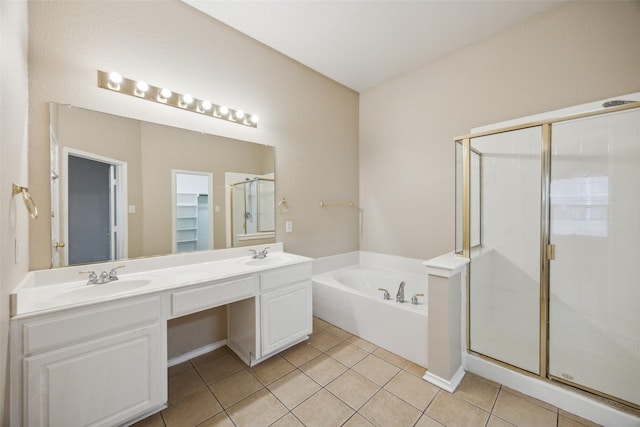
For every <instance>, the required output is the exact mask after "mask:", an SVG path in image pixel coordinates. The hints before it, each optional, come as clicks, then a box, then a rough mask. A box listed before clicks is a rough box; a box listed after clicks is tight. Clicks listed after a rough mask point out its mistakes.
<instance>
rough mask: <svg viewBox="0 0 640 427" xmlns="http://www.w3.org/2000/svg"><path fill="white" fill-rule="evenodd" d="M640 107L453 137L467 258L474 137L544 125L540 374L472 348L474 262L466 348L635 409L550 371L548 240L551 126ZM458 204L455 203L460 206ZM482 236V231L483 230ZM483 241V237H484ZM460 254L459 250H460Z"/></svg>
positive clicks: (468, 276) (550, 249) (550, 255)
mask: <svg viewBox="0 0 640 427" xmlns="http://www.w3.org/2000/svg"><path fill="white" fill-rule="evenodd" d="M635 109H640V102H632V103H629V104H624V105H620V106H616V107H609V108H606V109H602V110H597V111H590V112H586V113H580V114H573V115H568V116H564V117H559V118H554V119H550V120H540V121H534V122H529V123H524V124H521V125H515V126H508V127H504V128H500V129H496V130H491V131H485V132H478V133H474V134H469V135H465V136H460V137H457V138H455V139H454V143H455V144H462V253H461V255H462V256H463V257H465V258H469V259H471V249H472V248H471V166H470V162H471V151H472V148H471V140H472V139H474V138H479V137H483V136H489V135H497V134H501V133H506V132H513V131H517V130H522V129H529V128H534V127H541V129H542V141H541V142H542V151H541V182H540V185H541V205H540V209H541V215H540V355H539V361H540V364H539V371H540V373H539V374H536V373H534V372H530V371H527V370H524V369H522V368H519V367H516V366H513V365H511V364H508V363H506V362H503V361H501V360H498V359H494V358H493V357H490V356H486V355H484V354H482V353H478V352H475V351H473V350H471V332H470V331H471V320H470V319H471V301H470V300H471V298H470V295H471V293H470V291H471V274H470V270H471V268H473V265H472V263H471V264H469V265H468V267H467V268H468V271H467V274H466V295H467V298H466V300H467V306H466V344H467V352H469V353H470V354H473V355H475V356H478V357H480V358H482V359H485V360H488V361H490V362H492V363H495V364H497V365H499V366H502V367H505V368H507V369H510V370H512V371H516V372H519V373H521V374H525V375H527V376H531V377H535V378H537V379H540V380H543V381H549V382H560V383H562V384H566V385H569V386H571V387H574V388H577V389H579V390H583V391H586V392H588V393H591V394H594V395H596V396H600V397H603V398H606V399H609V400H612V401H614V402H617V403H620V404H623V405H626V406H629V407H631V408H633V409H636V410H639V409H640V405H637V404H635V403H632V402H628V401H625V400H622V399H620V398H617V397H615V396H611V395H608V394H606V393H603V392H600V391H598V390H594V389H591V388H589V387H586V386H583V385H580V384H577V383H574V382H572V381H569V380H567V379H564V378H559V377H556V376H554V375H551V374H549V372H548V367H549V366H548V364H549V352H548V344H549V341H548V340H549V336H548V335H549V265H550V261H551V260H553V257H554V252H555V251H554V249H555V248H554V247H553V245H551V244H550V242H549V232H550V228H549V227H550V225H549V213H550V203H549V186H550V180H551V132H552V127H553V125H554V124H556V123H561V122H566V121H570V120H577V119H583V118H588V117H596V116H600V115H604V114H609V113H615V112H620V111H627V110H635ZM458 208H459V207H456V209H458ZM481 239H482V234H481ZM481 242H482V240H481ZM459 255H460V254H459Z"/></svg>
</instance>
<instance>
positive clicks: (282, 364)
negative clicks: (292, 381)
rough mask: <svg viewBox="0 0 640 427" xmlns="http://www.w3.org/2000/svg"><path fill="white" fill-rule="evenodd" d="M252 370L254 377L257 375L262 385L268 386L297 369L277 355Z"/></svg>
mask: <svg viewBox="0 0 640 427" xmlns="http://www.w3.org/2000/svg"><path fill="white" fill-rule="evenodd" d="M250 369H251V372H252V373H253V375H255V377H256V378H258V379H259V380H260V381H261V382H262V384H264V385H268V384H271V383H272V382H274V381H275V380H277V379H278V378H281V377H283V376H285V375H287V374H288V373H289V372H291V371H293V370H294V369H296V367H295V366H293V364H291V362H289V361H288V360H286V359H284V358H282V357H280V356H279V355H276V356H273V357H271V358H269V359H267V360H265V361H264V362H262V363H259V364H257V365H256V366H254V367H252V368H250Z"/></svg>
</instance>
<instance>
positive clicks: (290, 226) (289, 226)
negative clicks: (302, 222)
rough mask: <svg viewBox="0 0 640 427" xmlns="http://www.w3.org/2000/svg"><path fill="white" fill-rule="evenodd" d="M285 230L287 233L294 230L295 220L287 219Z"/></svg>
mask: <svg viewBox="0 0 640 427" xmlns="http://www.w3.org/2000/svg"><path fill="white" fill-rule="evenodd" d="M284 231H285V232H287V233H291V232H292V231H293V221H285V223H284Z"/></svg>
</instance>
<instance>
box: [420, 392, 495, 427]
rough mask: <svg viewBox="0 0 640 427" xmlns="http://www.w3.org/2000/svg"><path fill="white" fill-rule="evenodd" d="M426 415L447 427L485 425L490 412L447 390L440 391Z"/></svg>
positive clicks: (478, 426) (479, 426) (480, 426)
mask: <svg viewBox="0 0 640 427" xmlns="http://www.w3.org/2000/svg"><path fill="white" fill-rule="evenodd" d="M425 415H428V416H429V417H431V418H433V419H434V420H436V421H438V422H439V423H440V424H443V425H445V426H447V427H476V426H477V427H483V426H484V425H485V424H486V423H487V420H488V419H489V413H488V412H485V411H483V410H482V409H480V408H478V407H477V406H474V405H472V404H470V403H468V402H465V401H464V400H462V399H458V398H457V397H454V396H453V395H452V394H450V393H447V392H446V391H440V392H438V395H437V396H436V397H435V399H433V402H431V404H430V405H429V407H428V408H427V410H426V411H425Z"/></svg>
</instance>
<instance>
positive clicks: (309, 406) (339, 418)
mask: <svg viewBox="0 0 640 427" xmlns="http://www.w3.org/2000/svg"><path fill="white" fill-rule="evenodd" d="M292 412H293V414H294V415H295V416H296V417H297V418H298V419H299V420H300V421H302V423H303V424H304V425H305V426H306V427H332V426H340V425H342V423H344V422H345V421H346V420H347V419H349V417H351V415H353V413H354V411H353V409H351V408H350V407H348V406H347V405H346V404H345V403H344V402H342V401H340V399H338V398H337V397H335V396H334V395H332V394H331V393H329V392H328V391H326V390H320V391H319V392H317V393H316V394H314V395H313V396H311V397H310V398H309V399H307V400H305V401H304V402H302V404H300V406H298V407H297V408H295V409H294V410H293V411H292Z"/></svg>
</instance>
